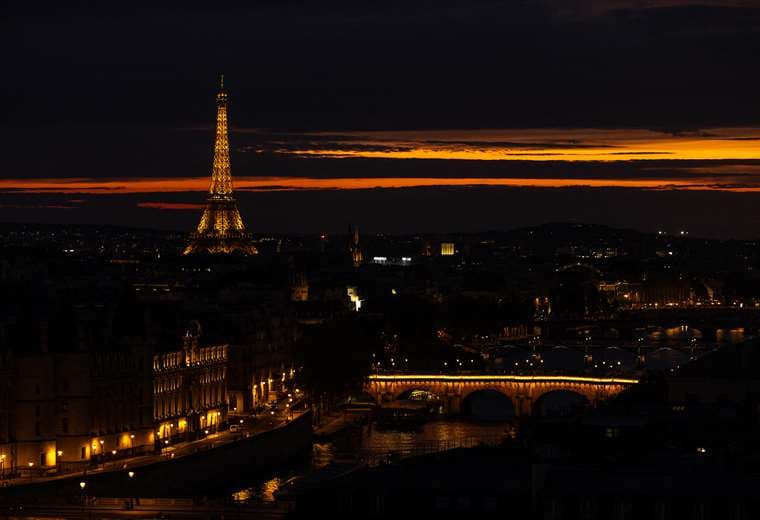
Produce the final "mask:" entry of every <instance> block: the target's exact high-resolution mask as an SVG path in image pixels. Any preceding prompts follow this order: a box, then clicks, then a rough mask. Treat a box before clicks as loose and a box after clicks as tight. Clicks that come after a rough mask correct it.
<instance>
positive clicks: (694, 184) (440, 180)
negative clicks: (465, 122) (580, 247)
mask: <svg viewBox="0 0 760 520" xmlns="http://www.w3.org/2000/svg"><path fill="white" fill-rule="evenodd" d="M742 180H743V181H746V180H747V179H746V178H743V179H742ZM234 185H235V190H236V191H239V192H244V191H298V190H370V189H399V188H421V187H479V186H493V187H507V188H572V187H587V188H636V189H649V190H667V189H681V190H690V191H697V190H722V191H735V192H755V191H760V183H758V186H746V185H742V186H737V185H736V179H735V178H734V177H730V176H728V177H723V176H716V177H702V176H695V178H694V179H688V178H683V177H680V178H654V179H608V178H604V179H598V178H572V179H568V178H516V177H508V178H502V177H471V178H468V177H455V178H445V177H377V178H371V177H370V178H367V177H338V178H328V179H322V178H311V177H236V178H235V179H234ZM0 192H5V193H14V192H15V193H38V194H41V193H51V194H52V193H65V194H90V195H120V194H136V193H183V192H206V193H207V192H208V177H183V178H173V177H172V178H157V179H103V180H98V179H85V178H72V179H0Z"/></svg>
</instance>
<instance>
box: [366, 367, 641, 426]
mask: <svg viewBox="0 0 760 520" xmlns="http://www.w3.org/2000/svg"><path fill="white" fill-rule="evenodd" d="M636 383H638V380H636V379H625V378H614V377H584V376H554V375H552V376H547V375H541V376H539V375H536V376H521V375H506V374H505V375H485V374H450V375H447V374H373V375H371V376H369V380H368V381H367V383H366V386H365V390H366V391H367V393H369V394H370V395H372V396H373V397H374V398H375V402H377V403H378V404H380V403H382V402H384V401H385V402H387V401H392V400H395V399H398V398H399V397H401V396H403V394H405V393H408V392H410V391H413V390H424V391H428V392H431V393H433V394H436V395H437V396H438V397H439V398H440V399H441V400H442V401H443V406H444V410H445V411H446V413H452V414H455V413H459V412H460V411H462V403H463V402H464V400H465V399H466V398H467V397H468V396H469V395H471V394H473V393H474V392H478V391H482V390H495V391H497V392H499V393H501V394H503V395H505V396H506V397H508V398H509V399H510V401H511V402H512V405H513V406H514V409H515V414H516V415H517V416H518V417H519V416H529V415H531V413H532V412H533V407H534V405H535V404H536V403H537V402H538V400H539V399H541V397H543V396H545V395H547V394H549V393H551V392H556V391H561V390H564V391H569V392H574V393H576V394H580V395H582V396H583V397H585V398H586V399H588V401H589V402H590V403H591V404H592V405H594V406H595V405H596V404H597V403H599V402H600V401H602V400H604V399H607V398H609V397H612V396H614V395H617V394H619V393H620V392H622V391H623V390H625V389H627V388H629V387H631V386H632V385H635V384H636Z"/></svg>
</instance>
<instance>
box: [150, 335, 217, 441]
mask: <svg viewBox="0 0 760 520" xmlns="http://www.w3.org/2000/svg"><path fill="white" fill-rule="evenodd" d="M199 339H200V327H199V326H198V325H197V323H196V324H195V325H194V327H193V328H192V329H191V330H188V331H187V333H186V334H185V337H184V346H183V349H182V350H178V351H173V352H165V353H159V354H155V355H154V356H153V414H154V421H155V425H156V439H155V441H156V443H164V444H166V443H167V442H166V441H169V443H171V442H175V441H178V440H185V439H193V438H197V437H200V436H201V435H203V434H205V432H206V431H209V432H211V431H217V430H218V429H219V428H220V426H221V425H222V424H223V423H225V422H226V421H227V408H228V405H227V402H228V401H227V384H226V381H227V361H228V352H229V346H228V345H214V346H205V347H204V346H200V344H199Z"/></svg>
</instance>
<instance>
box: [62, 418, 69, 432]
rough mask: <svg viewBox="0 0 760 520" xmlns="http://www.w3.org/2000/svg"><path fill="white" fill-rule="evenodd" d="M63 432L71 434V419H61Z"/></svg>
mask: <svg viewBox="0 0 760 520" xmlns="http://www.w3.org/2000/svg"><path fill="white" fill-rule="evenodd" d="M61 430H63V433H69V418H68V417H64V418H63V419H61Z"/></svg>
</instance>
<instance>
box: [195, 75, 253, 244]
mask: <svg viewBox="0 0 760 520" xmlns="http://www.w3.org/2000/svg"><path fill="white" fill-rule="evenodd" d="M208 191H209V197H208V199H206V207H205V208H204V209H203V214H202V215H201V221H200V222H199V223H198V227H197V228H196V230H195V232H194V233H191V235H190V243H189V244H188V245H187V247H186V248H185V250H184V252H183V253H182V254H184V255H190V254H194V253H212V254H217V253H223V254H229V253H233V252H239V253H243V254H245V255H255V254H258V250H257V249H256V246H254V245H253V242H252V241H251V234H250V233H248V232H246V230H245V225H244V224H243V219H242V217H241V216H240V212H239V211H238V207H237V201H236V200H235V197H234V196H233V194H232V172H231V171H230V141H229V137H228V135H227V93H226V92H225V91H224V76H222V77H221V81H220V85H219V93H218V94H217V95H216V140H215V141H214V166H213V169H212V172H211V186H209V189H208Z"/></svg>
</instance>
